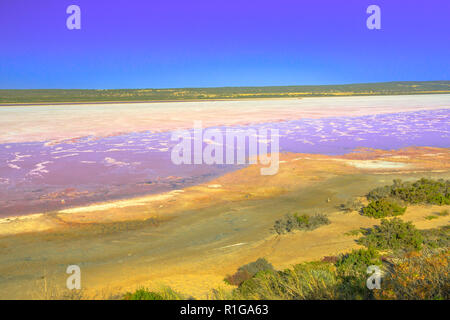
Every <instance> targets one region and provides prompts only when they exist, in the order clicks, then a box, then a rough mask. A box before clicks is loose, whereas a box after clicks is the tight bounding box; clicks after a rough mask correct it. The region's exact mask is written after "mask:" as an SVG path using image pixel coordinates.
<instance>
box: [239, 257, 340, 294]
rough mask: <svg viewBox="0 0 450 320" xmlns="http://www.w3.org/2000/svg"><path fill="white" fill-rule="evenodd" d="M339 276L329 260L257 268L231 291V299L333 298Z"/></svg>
mask: <svg viewBox="0 0 450 320" xmlns="http://www.w3.org/2000/svg"><path fill="white" fill-rule="evenodd" d="M337 282H338V278H337V274H336V270H335V268H334V267H333V265H332V264H330V263H321V262H310V263H304V264H300V265H296V266H294V268H293V269H287V270H284V271H278V272H260V273H258V274H256V275H255V276H254V277H253V278H251V279H249V280H247V281H245V282H244V283H242V285H241V286H239V287H238V288H237V289H236V290H234V292H233V298H234V299H256V300H280V299H281V300H299V299H308V300H309V299H314V300H321V299H336V298H337V294H338V292H337V290H336V289H337V285H338V283H337Z"/></svg>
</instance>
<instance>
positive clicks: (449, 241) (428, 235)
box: [420, 226, 450, 248]
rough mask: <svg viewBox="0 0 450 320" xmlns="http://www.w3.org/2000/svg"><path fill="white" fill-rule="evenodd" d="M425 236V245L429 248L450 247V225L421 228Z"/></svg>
mask: <svg viewBox="0 0 450 320" xmlns="http://www.w3.org/2000/svg"><path fill="white" fill-rule="evenodd" d="M420 233H421V234H422V236H423V238H424V245H425V246H426V247H428V248H448V247H450V226H444V227H440V228H434V229H428V230H421V231H420Z"/></svg>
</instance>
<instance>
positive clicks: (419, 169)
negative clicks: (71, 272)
mask: <svg viewBox="0 0 450 320" xmlns="http://www.w3.org/2000/svg"><path fill="white" fill-rule="evenodd" d="M280 160H281V161H280V169H279V173H278V174H277V175H274V176H261V175H260V170H259V169H260V166H258V165H252V166H249V167H247V168H245V169H242V170H239V171H236V172H233V173H229V174H226V175H224V176H222V177H220V178H218V179H215V180H214V181H211V182H209V183H207V184H203V185H198V186H194V187H190V188H186V189H184V190H176V191H172V192H168V193H164V194H159V195H151V196H146V197H140V198H136V199H129V200H122V201H113V202H107V203H100V204H95V205H91V206H87V207H81V208H72V209H67V210H62V211H59V212H53V213H47V214H36V215H31V216H25V217H17V218H9V219H3V220H1V221H0V235H3V238H2V237H0V257H4V255H2V254H1V253H7V254H9V255H11V256H14V255H17V259H16V260H14V259H13V258H11V257H10V260H8V261H2V258H0V273H1V274H9V275H10V277H11V278H13V277H14V276H19V275H20V276H23V275H24V274H28V273H29V278H31V279H34V280H33V281H31V282H30V281H28V282H24V281H23V280H17V281H16V282H13V281H12V282H10V283H8V282H7V283H6V285H5V286H4V288H3V289H1V288H0V297H2V298H5V297H6V298H16V297H33V298H45V297H48V291H49V290H50V289H48V288H49V287H51V285H50V284H47V280H45V281H46V282H45V287H46V288H47V289H45V293H43V289H42V279H43V278H45V279H47V278H46V275H45V272H46V271H45V270H57V269H58V268H60V267H56V264H59V265H66V264H70V263H73V261H79V260H80V258H79V257H80V256H83V255H82V251H83V248H86V246H89V248H90V249H89V250H94V249H95V250H99V252H101V254H100V253H99V254H98V258H97V256H96V255H93V257H91V258H89V259H91V260H89V262H90V263H89V265H86V266H82V270H83V283H84V284H85V286H84V288H85V289H84V291H83V295H84V296H85V297H91V298H108V297H110V296H112V295H115V294H118V293H123V292H126V291H129V290H133V289H136V288H137V287H141V286H146V287H150V288H157V287H159V286H160V285H162V284H164V285H168V286H171V287H172V288H173V289H175V290H177V291H179V292H182V293H185V294H188V295H192V296H194V297H196V298H205V297H207V296H208V294H209V293H210V290H211V288H217V287H224V288H228V289H230V287H229V286H227V285H225V284H224V282H223V279H224V277H225V276H226V275H227V274H231V273H233V272H234V271H235V270H236V269H237V268H238V267H239V266H241V265H243V264H246V263H248V262H251V261H254V260H256V259H257V258H260V257H266V258H267V259H268V260H269V261H270V262H271V263H272V264H273V265H274V266H275V267H276V268H279V269H281V268H286V267H289V266H291V265H292V264H295V263H299V262H303V261H311V260H318V259H321V258H322V257H324V256H328V255H336V254H338V253H342V252H347V251H349V250H351V249H353V248H357V247H358V245H357V244H356V243H355V241H354V240H355V239H356V237H354V236H348V235H346V234H345V233H346V232H348V231H351V230H355V229H359V228H361V227H369V226H372V225H374V224H376V223H379V221H378V220H375V219H370V218H367V217H363V216H361V215H359V214H358V213H356V212H352V213H348V214H344V213H342V212H340V211H339V210H337V209H336V207H337V205H338V204H339V203H342V202H344V201H343V200H342V199H343V198H342V195H349V196H352V195H356V196H363V195H364V194H365V192H367V191H368V190H370V189H371V188H373V187H374V186H378V185H385V184H390V183H391V181H392V178H405V180H408V179H409V180H416V179H418V178H420V177H422V176H424V177H431V178H441V177H442V178H444V179H448V178H449V172H450V170H449V169H450V161H449V160H450V150H449V149H440V148H428V147H422V148H406V149H402V150H397V151H383V150H359V151H358V152H355V153H351V154H347V155H343V156H324V155H310V154H281V155H280ZM297 199H300V200H298V201H300V202H299V203H301V205H303V206H304V208H309V209H308V210H309V212H314V210H315V208H320V209H321V210H322V211H323V212H325V213H327V214H328V216H329V218H330V220H331V224H329V225H326V226H322V227H320V228H318V229H316V230H314V231H308V232H304V231H301V232H295V233H292V234H288V235H282V236H278V235H275V234H274V233H273V232H271V231H270V226H272V225H273V222H274V221H275V220H276V218H277V217H280V216H282V215H284V214H285V213H288V212H292V208H297V207H299V204H298V203H297V202H296V201H297ZM291 202H292V205H290V203H291ZM277 208H278V210H279V212H276V211H277ZM443 209H449V206H446V207H445V206H444V207H438V206H410V207H408V209H407V211H406V213H405V215H404V216H403V217H402V219H404V220H409V221H413V222H414V224H415V225H416V226H417V227H418V228H420V229H425V228H434V227H438V226H443V225H446V224H448V222H449V218H448V217H439V218H437V219H433V220H426V219H425V217H426V216H428V215H430V214H433V213H435V212H437V211H441V210H443ZM258 210H260V211H258ZM271 211H273V212H275V213H273V214H271ZM258 214H259V215H258ZM215 215H217V219H219V218H220V219H222V220H217V221H220V223H218V222H217V221H216V216H215ZM227 215H228V216H229V218H227V217H228V216H227ZM149 218H153V219H154V221H156V222H157V224H160V225H159V226H158V227H155V226H149V227H145V228H142V229H139V228H138V229H132V230H131V231H129V232H122V231H121V232H119V233H117V234H113V235H112V236H111V235H110V234H109V233H108V232H106V233H102V232H104V231H105V230H106V231H108V230H109V229H108V228H112V227H115V226H118V225H122V224H124V223H127V222H134V223H136V222H137V223H139V221H145V220H146V221H149V220H148V219H149ZM227 219H228V220H227ZM233 219H242V222H240V223H242V224H243V225H244V226H243V227H242V231H239V232H238V231H236V232H235V233H233V232H232V231H231V230H232V229H229V230H230V231H229V233H227V232H228V231H227V230H228V229H227V228H228V225H227V224H225V222H228V221H231V220H233ZM247 219H249V220H250V221H251V223H250V224H249V225H248V227H247V226H246V225H245V223H246V222H245V221H246V220H247ZM233 221H234V220H233ZM240 221H241V220H240ZM86 226H91V227H92V226H93V229H92V230H91V229H83V227H86ZM239 227H240V225H237V226H236V227H233V228H239ZM101 228H103V229H101ZM192 228H193V230H194V231H193V230H192ZM195 228H198V232H197V231H196V229H195ZM100 229H101V230H102V232H100V231H99V230H100ZM72 230H90V231H89V232H91V233H86V234H84V233H83V231H81V232H80V233H77V234H76V236H75V235H74V233H73V232H72ZM233 230H234V229H233ZM71 232H72V233H71ZM92 232H93V234H94V236H93V235H92ZM190 232H191V233H192V234H193V235H192V236H191V235H190ZM221 232H223V233H224V236H223V238H220V237H219V238H217V239H214V240H211V241H210V240H208V239H209V238H208V237H210V236H211V235H216V234H220V233H221ZM95 235H96V236H95ZM197 235H198V238H196V236H197ZM83 237H84V238H85V239H83ZM183 237H186V238H183ZM189 237H190V238H189ZM192 237H193V238H195V239H194V240H195V241H192ZM79 238H80V239H79ZM2 239H3V240H4V241H3V242H2V241H1V240H2ZM164 239H165V240H164ZM71 241H72V242H71ZM146 241H148V242H146ZM159 241H161V246H160V247H158V246H159ZM191 241H192V242H191ZM183 243H185V245H184V246H183ZM116 244H117V246H116ZM152 244H154V246H155V247H152V248H150V247H149V246H150V245H152ZM15 245H18V246H21V247H20V248H22V249H21V250H22V251H21V252H14V250H15ZM52 246H54V247H52ZM63 246H67V247H68V248H71V250H72V251H64V250H63V249H62V247H63ZM83 246H84V247H83ZM108 246H110V247H111V248H112V249H107V248H108ZM45 250H48V252H46V251H45ZM58 250H61V252H62V253H60V255H61V256H58V255H57V254H56V253H55V251H58ZM86 250H87V251H89V250H88V249H86ZM108 250H110V251H108ZM158 250H160V251H158ZM40 251H42V252H44V253H42V255H43V256H46V257H47V258H46V259H45V260H44V259H43V260H42V261H40V260H39V259H37V260H39V261H36V262H34V260H33V261H28V262H26V263H25V262H23V261H22V259H23V258H22V255H23V256H25V255H26V254H28V252H33V253H35V252H40ZM58 252H59V251H58ZM149 252H152V253H151V254H150V253H149ZM30 254H31V253H30ZM85 255H88V253H85ZM100 256H102V257H100ZM57 257H59V258H57ZM75 257H76V258H75ZM77 259H78V260H77ZM85 259H88V258H87V257H85ZM52 263H53V264H52ZM25 266H26V268H25ZM36 270H37V271H36ZM58 270H59V269H58ZM49 272H50V271H49ZM58 272H59V271H58ZM43 273H44V276H42V274H43ZM50 273H51V272H50ZM38 274H40V276H38ZM52 274H57V273H56V271H55V272H53V273H52ZM66 276H67V275H65V274H64V273H63V272H60V273H59V274H57V275H54V276H52V277H50V276H49V277H48V278H49V279H50V278H51V279H52V280H48V281H49V283H50V282H52V283H59V284H61V283H64V279H65V277H66ZM30 283H33V285H31V284H30ZM36 284H39V285H36ZM56 287H57V286H56ZM39 288H40V289H39ZM19 289H20V290H19ZM55 290H56V289H55ZM58 290H59V289H58Z"/></svg>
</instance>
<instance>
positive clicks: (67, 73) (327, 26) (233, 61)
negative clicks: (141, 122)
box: [0, 0, 450, 89]
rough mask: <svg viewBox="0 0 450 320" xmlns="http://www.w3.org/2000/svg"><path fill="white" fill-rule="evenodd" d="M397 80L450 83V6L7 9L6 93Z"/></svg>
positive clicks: (188, 2) (1, 1) (170, 2)
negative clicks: (73, 19)
mask: <svg viewBox="0 0 450 320" xmlns="http://www.w3.org/2000/svg"><path fill="white" fill-rule="evenodd" d="M71 4H76V5H78V6H79V7H80V8H81V30H68V29H67V27H66V19H67V17H68V16H69V15H68V14H67V13H66V8H67V7H68V6H69V5H71ZM371 4H377V5H378V6H380V8H381V30H369V29H368V28H367V27H366V19H367V17H368V16H369V15H368V14H367V13H366V9H367V7H368V6H369V5H371ZM397 80H450V1H449V0H427V1H424V0H369V1H366V0H304V1H302V0H258V1H250V0H220V1H218V0H184V1H179V0H146V1H145V0H142V1H137V0H114V1H112V0H109V1H106V0H70V1H66V0H40V1H30V0H0V88H4V89H6V88H18V89H23V88H168V87H214V86H262V85H300V84H337V83H358V82H377V81H397Z"/></svg>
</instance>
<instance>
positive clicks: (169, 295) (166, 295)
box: [123, 287, 193, 300]
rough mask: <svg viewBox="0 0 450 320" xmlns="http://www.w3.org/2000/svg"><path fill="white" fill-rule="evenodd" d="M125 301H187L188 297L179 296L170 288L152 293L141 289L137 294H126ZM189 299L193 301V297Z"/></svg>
mask: <svg viewBox="0 0 450 320" xmlns="http://www.w3.org/2000/svg"><path fill="white" fill-rule="evenodd" d="M123 298H124V299H125V300H186V299H188V298H187V297H186V296H184V295H182V294H179V293H178V292H176V291H174V290H173V289H171V288H169V287H162V288H161V289H160V290H159V291H157V292H156V291H151V290H149V289H147V288H139V289H137V290H136V291H135V292H128V293H126V294H125V295H124V296H123ZM189 299H193V298H192V297H191V298H189Z"/></svg>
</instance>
